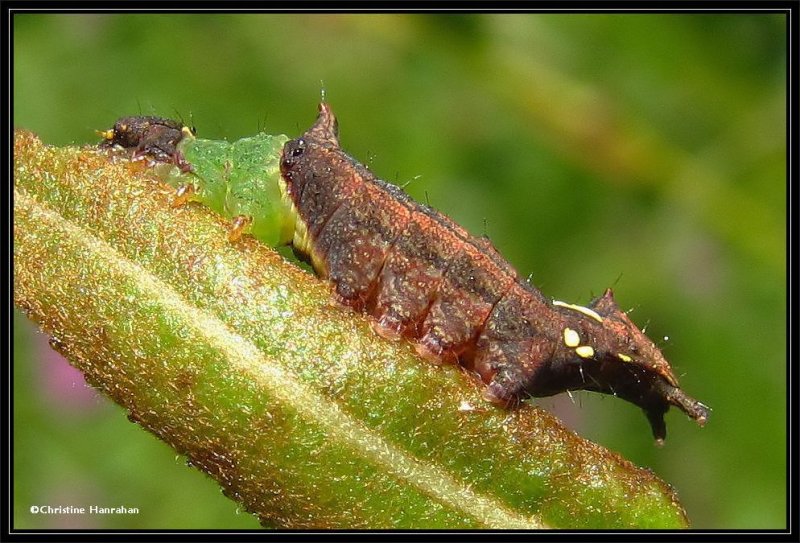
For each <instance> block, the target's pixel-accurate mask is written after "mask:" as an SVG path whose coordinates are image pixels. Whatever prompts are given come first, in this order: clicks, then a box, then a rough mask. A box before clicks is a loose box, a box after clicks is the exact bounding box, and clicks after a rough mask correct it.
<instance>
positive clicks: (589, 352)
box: [575, 345, 594, 358]
mask: <svg viewBox="0 0 800 543" xmlns="http://www.w3.org/2000/svg"><path fill="white" fill-rule="evenodd" d="M575 354H577V355H578V356H580V357H581V358H591V357H593V356H594V349H592V348H591V347H590V346H589V345H581V346H580V347H578V348H576V349H575Z"/></svg>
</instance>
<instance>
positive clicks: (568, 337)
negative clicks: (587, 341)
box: [564, 328, 581, 347]
mask: <svg viewBox="0 0 800 543" xmlns="http://www.w3.org/2000/svg"><path fill="white" fill-rule="evenodd" d="M580 343H581V336H579V335H578V332H576V331H575V330H573V329H572V328H564V345H566V346H567V347H577V346H578V345H580Z"/></svg>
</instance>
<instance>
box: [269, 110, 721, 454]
mask: <svg viewBox="0 0 800 543" xmlns="http://www.w3.org/2000/svg"><path fill="white" fill-rule="evenodd" d="M281 173H282V176H283V180H284V182H285V190H286V192H287V194H288V197H289V199H290V200H291V203H292V212H293V213H295V214H296V223H295V225H296V227H295V232H294V237H293V240H292V243H293V246H294V249H295V251H296V252H298V253H300V254H301V255H304V256H305V257H306V258H307V260H309V261H310V262H311V263H312V265H313V266H314V269H315V270H316V271H317V273H318V274H319V275H320V276H322V277H325V278H327V279H329V280H330V281H331V282H332V284H333V288H334V291H335V296H336V297H337V298H338V299H339V301H340V302H342V303H343V304H345V305H348V306H351V307H353V308H355V309H357V310H359V311H363V312H366V313H367V314H369V315H370V316H371V317H372V318H373V319H374V327H375V329H376V330H377V331H378V332H379V333H380V334H382V335H384V336H387V337H392V338H397V337H405V338H408V339H410V340H412V341H413V342H414V343H415V344H416V347H417V351H418V352H419V353H420V354H422V355H423V356H424V357H426V358H429V359H431V360H434V361H437V362H441V361H446V360H454V361H457V362H458V363H460V364H462V365H463V366H464V367H466V368H468V369H470V370H472V371H473V372H475V373H477V374H478V375H480V377H481V378H482V379H483V381H484V382H485V383H486V385H487V386H486V391H485V396H486V398H487V399H489V400H491V401H493V402H495V403H498V404H501V405H504V406H513V405H514V404H516V403H518V402H519V401H520V400H522V399H524V398H526V397H529V396H550V395H553V394H558V393H560V392H564V391H567V390H579V389H584V390H591V391H596V392H602V393H606V394H613V395H615V396H618V397H620V398H623V399H625V400H628V401H630V402H632V403H634V404H636V405H638V406H640V407H641V408H642V409H643V410H644V412H645V414H646V415H647V418H648V420H649V422H650V425H651V427H652V430H653V434H654V436H655V437H656V439H657V440H658V441H659V442H661V441H663V439H664V438H665V436H666V425H665V423H664V414H665V413H666V411H667V410H668V409H669V407H670V406H675V407H678V408H679V409H681V410H682V411H683V412H685V413H686V414H687V415H688V416H689V417H691V418H692V419H694V420H695V421H697V422H698V424H700V425H703V424H705V422H706V420H707V418H708V408H707V407H706V406H704V405H703V404H701V403H700V402H698V401H697V400H694V399H692V398H691V397H689V396H688V395H686V394H685V393H684V392H683V391H682V390H681V389H680V388H679V387H678V381H677V379H676V377H675V375H674V373H673V372H672V368H671V367H670V365H669V363H668V362H667V361H666V360H665V359H664V357H663V355H662V353H661V351H660V350H659V349H658V348H657V347H656V346H655V345H654V344H653V342H652V341H651V340H650V339H649V338H647V336H645V335H644V333H642V332H641V331H640V330H639V328H637V327H636V325H635V324H634V323H633V322H631V321H630V319H629V318H628V316H627V315H626V314H625V313H624V312H623V311H621V310H620V308H619V307H618V306H617V304H616V302H615V301H614V298H613V295H612V292H611V290H610V289H609V290H607V291H606V292H605V294H603V296H601V297H599V298H597V299H596V300H594V301H593V302H591V303H590V304H589V306H587V307H583V306H578V305H573V304H567V303H564V302H559V301H555V300H551V299H549V298H546V297H545V296H543V295H542V294H541V293H540V292H539V291H538V290H537V289H536V288H535V287H533V286H531V285H530V284H529V283H528V282H527V281H525V280H524V279H523V278H520V277H519V276H518V274H517V272H516V271H515V270H514V269H513V267H512V266H511V265H510V264H509V263H508V262H506V261H505V260H504V259H503V258H502V257H501V256H500V255H499V253H498V252H497V251H496V250H495V248H494V247H493V246H492V244H491V243H490V242H489V241H488V239H486V238H476V237H472V236H470V235H469V234H468V233H467V232H466V231H465V230H464V229H463V228H461V227H459V226H458V225H457V224H455V223H454V222H453V221H451V220H450V219H448V218H447V217H445V216H444V215H442V214H441V213H439V212H437V211H435V210H433V209H431V208H430V207H428V206H426V205H423V204H419V203H417V202H415V201H413V200H412V199H411V198H410V197H409V196H407V195H406V194H405V193H404V192H402V191H401V190H400V189H398V188H397V187H395V186H393V185H390V184H388V183H386V182H384V181H381V180H380V179H377V178H376V177H375V176H374V175H373V174H372V172H370V171H369V170H368V169H367V168H366V167H365V166H363V165H362V164H360V163H359V162H358V161H356V160H355V159H353V158H351V157H350V156H348V155H347V154H346V153H345V152H344V151H342V150H341V149H340V147H339V140H338V123H337V121H336V118H335V116H334V115H333V113H332V112H331V110H330V107H329V106H328V105H327V104H325V103H323V104H321V105H320V113H319V117H318V118H317V122H316V123H315V124H314V125H313V126H312V127H311V128H310V129H309V130H308V131H307V132H306V133H305V134H303V136H302V137H300V138H297V139H294V140H291V141H289V142H287V143H286V145H285V147H284V149H283V158H282V160H281Z"/></svg>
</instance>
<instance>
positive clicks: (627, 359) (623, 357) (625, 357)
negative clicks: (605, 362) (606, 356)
mask: <svg viewBox="0 0 800 543" xmlns="http://www.w3.org/2000/svg"><path fill="white" fill-rule="evenodd" d="M617 358H619V359H620V360H622V361H623V362H633V358H631V357H630V356H628V355H627V354H622V353H617Z"/></svg>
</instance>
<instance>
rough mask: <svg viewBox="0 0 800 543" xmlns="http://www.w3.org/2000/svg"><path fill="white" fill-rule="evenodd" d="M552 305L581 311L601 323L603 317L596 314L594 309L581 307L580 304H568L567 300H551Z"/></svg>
mask: <svg viewBox="0 0 800 543" xmlns="http://www.w3.org/2000/svg"><path fill="white" fill-rule="evenodd" d="M553 305H557V306H559V307H566V308H567V309H572V310H573V311H577V312H578V313H583V314H584V315H586V316H587V317H591V318H593V319H594V320H596V321H597V322H599V323H601V324H602V323H603V317H601V316H600V315H598V314H597V312H596V311H593V310H591V309H589V308H588V307H583V306H582V305H575V304H568V303H567V302H562V301H560V300H553Z"/></svg>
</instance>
